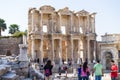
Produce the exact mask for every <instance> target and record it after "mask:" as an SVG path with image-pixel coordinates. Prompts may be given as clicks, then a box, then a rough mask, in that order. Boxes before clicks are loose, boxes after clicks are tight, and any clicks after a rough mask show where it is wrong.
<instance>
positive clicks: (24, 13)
mask: <svg viewBox="0 0 120 80" xmlns="http://www.w3.org/2000/svg"><path fill="white" fill-rule="evenodd" d="M119 3H120V0H0V18H2V19H4V20H5V22H6V24H7V30H5V32H2V35H8V30H9V28H8V27H9V26H10V24H18V25H19V26H20V31H25V30H27V27H28V10H29V8H31V7H35V8H37V9H39V8H40V7H41V6H43V5H51V6H52V7H54V8H55V9H56V11H57V10H59V9H62V8H64V7H69V9H70V10H71V11H75V12H78V11H80V10H83V9H84V10H86V11H88V12H90V13H93V12H96V13H97V14H96V23H95V26H96V33H97V35H98V36H97V39H98V40H100V36H101V35H104V34H105V33H108V34H115V33H116V34H119V33H120V30H119V29H120V28H119V27H120V5H119Z"/></svg>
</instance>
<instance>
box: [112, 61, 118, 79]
mask: <svg viewBox="0 0 120 80" xmlns="http://www.w3.org/2000/svg"><path fill="white" fill-rule="evenodd" d="M111 80H118V66H117V65H116V64H115V62H114V60H111Z"/></svg>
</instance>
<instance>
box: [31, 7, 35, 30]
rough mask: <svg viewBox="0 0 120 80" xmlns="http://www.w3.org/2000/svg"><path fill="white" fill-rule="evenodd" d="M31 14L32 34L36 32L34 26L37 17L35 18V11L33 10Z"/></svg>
mask: <svg viewBox="0 0 120 80" xmlns="http://www.w3.org/2000/svg"><path fill="white" fill-rule="evenodd" d="M31 13H32V32H34V30H35V26H34V22H35V21H34V20H35V17H34V13H35V9H33V10H32V11H31Z"/></svg>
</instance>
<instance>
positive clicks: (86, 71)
mask: <svg viewBox="0 0 120 80" xmlns="http://www.w3.org/2000/svg"><path fill="white" fill-rule="evenodd" d="M81 72H82V73H81V77H82V80H89V75H90V69H89V68H88V64H87V62H84V64H83V67H82V69H81Z"/></svg>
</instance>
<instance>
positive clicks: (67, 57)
mask: <svg viewBox="0 0 120 80" xmlns="http://www.w3.org/2000/svg"><path fill="white" fill-rule="evenodd" d="M65 46H66V61H67V62H68V51H67V49H68V44H67V41H65Z"/></svg>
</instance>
